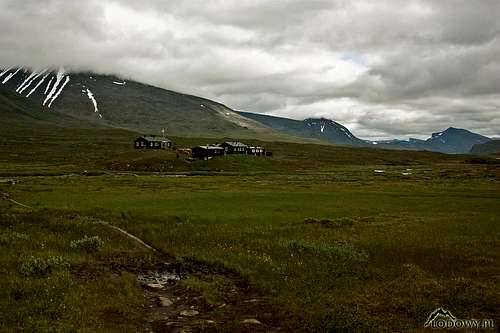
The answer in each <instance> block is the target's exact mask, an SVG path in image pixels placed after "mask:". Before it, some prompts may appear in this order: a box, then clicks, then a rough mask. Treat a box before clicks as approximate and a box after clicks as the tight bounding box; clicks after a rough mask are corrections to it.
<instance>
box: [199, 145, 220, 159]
mask: <svg viewBox="0 0 500 333" xmlns="http://www.w3.org/2000/svg"><path fill="white" fill-rule="evenodd" d="M191 154H192V157H193V158H200V159H208V158H210V157H214V156H221V155H224V148H222V147H220V146H218V145H206V146H197V147H194V148H191Z"/></svg>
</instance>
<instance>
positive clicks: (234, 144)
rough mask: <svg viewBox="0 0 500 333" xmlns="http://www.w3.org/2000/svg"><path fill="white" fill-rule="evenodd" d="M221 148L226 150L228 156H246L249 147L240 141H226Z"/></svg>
mask: <svg viewBox="0 0 500 333" xmlns="http://www.w3.org/2000/svg"><path fill="white" fill-rule="evenodd" d="M219 146H221V147H222V148H224V151H225V153H226V154H246V149H247V147H248V146H247V145H246V144H244V143H242V142H239V141H226V142H224V143H221V144H220V145H219Z"/></svg>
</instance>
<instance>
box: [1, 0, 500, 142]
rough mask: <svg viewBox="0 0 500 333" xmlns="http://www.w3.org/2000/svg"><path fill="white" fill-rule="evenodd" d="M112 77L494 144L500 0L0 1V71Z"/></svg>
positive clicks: (395, 133) (363, 130) (248, 107)
mask: <svg viewBox="0 0 500 333" xmlns="http://www.w3.org/2000/svg"><path fill="white" fill-rule="evenodd" d="M11 65H23V66H28V67H32V68H45V67H51V66H53V67H58V66H65V67H66V68H71V69H74V70H90V71H95V72H99V73H115V74H119V75H122V76H125V77H128V78H132V79H135V80H138V81H141V82H145V83H149V84H153V85H156V86H160V87H163V88H167V89H172V90H176V91H180V92H185V93H190V94H195V95H201V96H203V97H208V98H212V99H215V100H217V101H219V102H222V103H224V104H226V105H228V106H230V107H232V108H234V109H237V110H244V111H251V112H257V113H267V114H273V115H279V116H286V117H290V118H295V119H304V118H307V117H326V118H330V119H333V120H336V121H338V122H340V123H342V124H344V125H345V126H347V127H348V128H350V129H351V130H352V132H353V133H354V134H355V135H357V136H359V137H362V138H389V137H391V138H392V137H399V138H405V137H418V138H423V137H428V136H429V134H430V133H431V132H435V131H440V130H443V129H446V128H447V127H449V126H455V127H462V128H468V129H470V130H473V131H476V132H479V133H481V134H484V135H490V136H494V135H500V1H499V0H478V1H473V0H420V1H417V0H406V1H401V0H378V1H376V0H373V1H370V0H357V1H352V0H351V1H347V0H345V1H341V0H339V1H336V0H329V1H323V0H283V1H281V0H211V1H201V0H190V1H181V0H176V1H168V0H167V1H165V0H141V1H137V0H129V1H128V0H122V1H105V0H86V1H68V0H44V1H40V0H22V1H19V0H0V66H1V67H6V66H11Z"/></svg>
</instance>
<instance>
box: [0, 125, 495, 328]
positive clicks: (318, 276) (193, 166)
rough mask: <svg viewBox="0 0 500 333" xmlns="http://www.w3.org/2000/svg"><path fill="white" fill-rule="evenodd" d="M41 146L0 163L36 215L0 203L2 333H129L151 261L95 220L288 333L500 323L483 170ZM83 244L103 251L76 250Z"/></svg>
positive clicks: (126, 139) (479, 164)
mask: <svg viewBox="0 0 500 333" xmlns="http://www.w3.org/2000/svg"><path fill="white" fill-rule="evenodd" d="M38 133H39V134H38V136H37V139H36V140H32V141H30V142H29V143H28V142H26V141H23V140H20V137H16V135H15V133H11V134H12V135H10V136H7V137H4V138H3V139H2V140H3V141H2V144H1V145H0V147H1V149H0V151H1V152H2V155H1V158H0V166H1V167H2V171H1V177H0V193H3V196H4V199H6V198H7V197H8V198H10V199H14V200H16V201H18V202H20V203H23V204H25V205H28V206H30V207H32V209H26V208H19V206H18V205H16V204H14V203H13V202H12V201H8V200H0V213H1V214H0V217H1V220H0V222H1V223H0V228H1V230H0V235H1V238H0V240H1V241H0V247H1V252H0V260H1V269H0V281H1V284H2V288H0V289H1V291H0V292H1V293H2V295H1V297H0V304H1V308H2V310H3V311H2V313H1V314H0V316H1V317H0V323H1V324H0V325H2V326H0V331H6V332H9V331H21V330H26V331H61V332H63V331H71V330H75V331H77V330H78V329H80V331H83V332H87V331H88V332H91V331H92V332H94V331H102V332H110V331H130V332H133V331H136V330H137V327H139V326H140V322H141V318H142V316H144V311H145V310H144V307H142V305H143V304H144V298H143V297H144V296H143V294H142V292H141V289H140V287H139V286H138V285H137V283H136V281H135V278H134V272H135V271H137V270H138V269H139V268H140V267H144V266H148V265H152V264H153V263H154V262H155V260H156V259H155V258H154V256H153V255H151V253H148V252H146V251H145V250H143V249H142V248H140V247H138V246H137V244H135V243H133V242H131V241H127V240H126V239H124V238H123V237H121V236H120V235H119V234H116V233H113V232H111V231H109V230H107V229H105V228H102V226H99V225H96V224H94V223H92V221H95V220H96V219H101V220H105V221H109V222H111V223H113V224H114V225H117V226H120V227H121V228H123V229H125V230H127V231H129V232H131V233H133V234H134V235H136V236H138V237H140V238H141V239H143V240H144V241H146V242H147V243H149V244H151V245H153V246H154V247H155V248H158V249H160V250H162V251H164V252H165V253H168V254H171V255H172V256H174V257H176V258H177V259H178V260H180V262H189V261H192V260H197V261H200V262H204V263H206V264H207V265H215V266H220V267H226V268H227V269H229V270H230V271H232V272H237V274H238V275H240V276H241V277H244V278H245V279H247V280H248V282H249V284H250V285H251V286H252V288H254V289H255V290H257V291H258V292H259V293H260V294H261V295H266V297H267V298H269V300H270V302H271V303H270V305H269V306H271V307H273V309H280V310H279V311H281V314H282V315H283V317H286V318H288V320H289V322H288V327H290V329H293V330H296V331H317V332H328V331H330V332H336V331H338V332H363V331H364V332H379V331H387V332H395V331H397V332H400V331H409V332H419V331H423V324H424V322H425V320H426V319H427V316H428V315H429V314H430V312H432V311H433V310H434V309H435V308H437V307H443V308H446V309H448V310H450V311H451V312H452V313H453V314H454V315H455V316H456V317H458V318H492V319H495V320H496V322H497V323H499V322H500V317H499V312H498V308H499V306H500V228H499V227H498V225H499V222H500V186H499V180H500V167H499V165H498V164H495V160H494V159H479V160H478V159H471V158H470V157H468V156H451V155H443V154H436V153H428V152H408V151H384V150H375V149H363V148H359V149H354V148H347V147H339V146H328V145H325V146H321V145H314V144H294V143H279V142H267V143H264V144H265V146H266V147H268V149H269V150H272V151H273V152H274V156H273V158H256V157H247V156H228V157H221V158H218V159H213V160H210V161H197V162H192V163H189V162H186V161H185V160H184V159H183V158H182V156H179V157H178V156H177V153H176V152H135V151H133V149H132V148H131V146H130V140H131V139H133V137H134V136H135V134H134V133H130V132H126V131H122V130H114V131H109V130H108V131H106V132H105V133H104V132H103V131H101V130H99V129H77V130H72V133H73V134H72V135H68V132H66V131H64V130H61V132H54V131H51V130H49V129H47V131H44V130H43V129H39V132H38ZM222 139H223V138H221V140H222ZM212 141H213V140H211V141H210V142H212ZM175 142H176V143H177V145H178V146H191V145H194V144H199V143H203V142H205V139H183V138H175ZM106 143H109V144H106ZM101 147H102V149H101ZM375 170H378V171H377V172H375ZM381 170H383V172H381ZM12 181H13V182H12ZM12 183H14V184H12ZM85 235H88V236H99V237H100V238H101V239H102V240H103V241H104V245H103V247H102V248H99V249H98V251H91V252H86V251H78V250H75V249H74V248H72V247H71V244H72V243H71V242H72V241H75V240H78V239H82V238H84V237H85ZM33 258H35V259H39V260H38V261H37V260H35V261H33ZM40 261H41V262H42V265H41V266H42V269H39V268H37V267H38V266H40V265H39V263H40ZM43 263H45V266H47V267H46V268H45V269H43V267H45V266H44V265H43ZM117 265H118V266H119V267H121V268H122V269H120V270H117V269H116V267H117ZM120 265H121V266H120ZM31 266H33V267H35V268H33V269H34V272H35V273H26V272H31V271H30V270H29V269H30V267H31ZM184 283H185V284H187V285H189V286H191V287H192V288H195V289H198V290H199V291H200V292H202V293H203V294H204V296H205V297H206V298H207V299H209V300H212V301H213V302H218V300H220V299H221V298H222V299H223V298H224V294H223V292H224V291H223V288H222V289H221V287H220V286H221V284H220V283H215V282H213V281H212V282H206V281H202V279H201V280H200V278H199V277H189V278H188V279H187V280H186V281H185V282H184ZM221 290H222V291H221ZM26 318H28V319H26ZM56 318H58V319H57V320H56ZM108 318H111V320H108ZM258 319H259V320H261V321H262V322H264V323H266V320H268V319H266V318H265V316H264V313H262V317H258Z"/></svg>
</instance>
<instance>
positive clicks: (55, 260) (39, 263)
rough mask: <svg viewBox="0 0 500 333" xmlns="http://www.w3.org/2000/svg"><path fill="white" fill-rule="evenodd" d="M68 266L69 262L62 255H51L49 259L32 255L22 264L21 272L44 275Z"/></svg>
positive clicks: (23, 273) (26, 274)
mask: <svg viewBox="0 0 500 333" xmlns="http://www.w3.org/2000/svg"><path fill="white" fill-rule="evenodd" d="M68 266H69V263H68V262H67V261H66V260H65V259H64V258H63V257H61V256H51V257H49V258H48V259H43V258H38V257H34V256H31V257H29V258H28V259H27V260H26V261H25V262H24V263H23V264H22V265H21V269H20V272H21V274H22V275H24V276H44V275H47V274H49V273H50V272H52V271H53V270H56V269H61V268H64V267H68Z"/></svg>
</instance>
